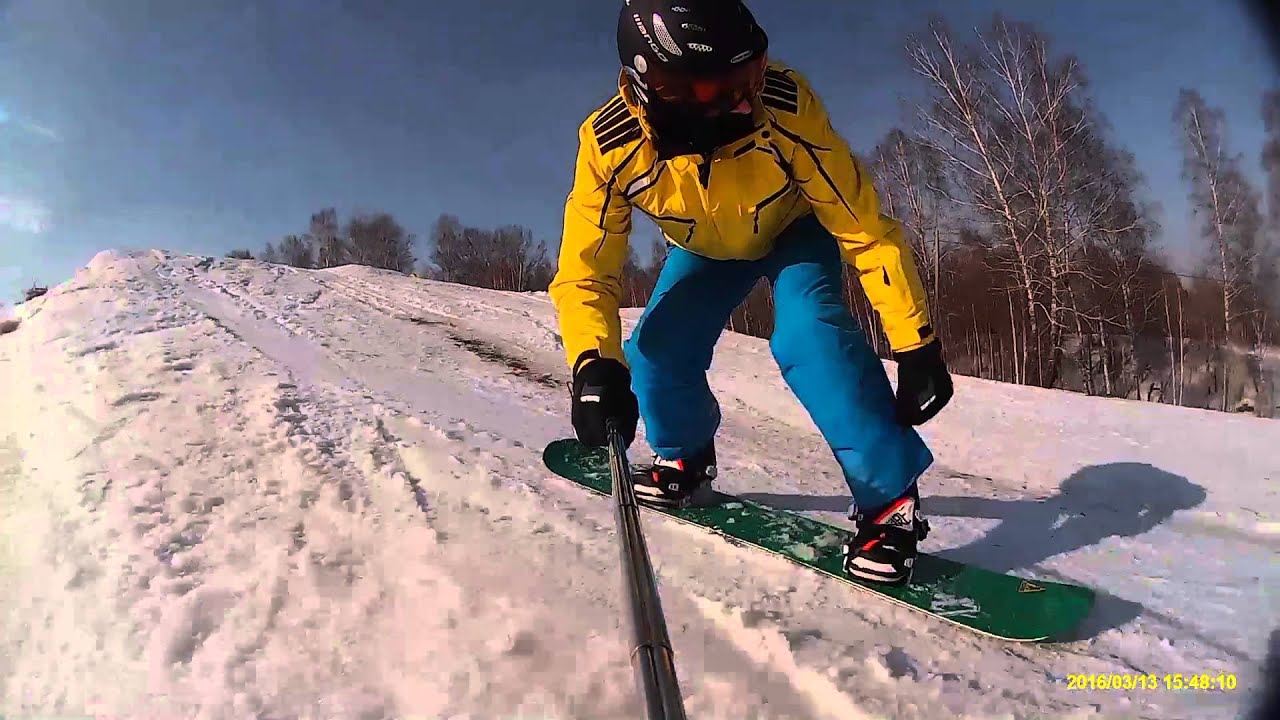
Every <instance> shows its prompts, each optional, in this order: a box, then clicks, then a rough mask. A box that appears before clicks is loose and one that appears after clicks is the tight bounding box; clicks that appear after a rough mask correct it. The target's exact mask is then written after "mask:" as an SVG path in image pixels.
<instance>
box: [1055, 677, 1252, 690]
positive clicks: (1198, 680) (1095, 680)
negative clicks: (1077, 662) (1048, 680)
mask: <svg viewBox="0 0 1280 720" xmlns="http://www.w3.org/2000/svg"><path fill="white" fill-rule="evenodd" d="M1063 681H1064V682H1065V683H1066V685H1067V689H1068V690H1175V691H1196V690H1205V691H1213V692H1224V691H1225V692H1230V691H1232V690H1235V689H1236V688H1237V687H1238V686H1239V683H1238V681H1237V679H1236V676H1235V673H1225V672H1216V673H1208V672H1202V673H1164V674H1156V673H1072V674H1070V675H1067V676H1066V677H1065V678H1064V679H1063Z"/></svg>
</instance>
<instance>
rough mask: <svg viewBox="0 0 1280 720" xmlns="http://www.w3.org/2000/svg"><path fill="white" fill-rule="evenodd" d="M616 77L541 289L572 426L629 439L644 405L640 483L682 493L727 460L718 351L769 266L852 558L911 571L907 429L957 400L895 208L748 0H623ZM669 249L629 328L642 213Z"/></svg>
mask: <svg viewBox="0 0 1280 720" xmlns="http://www.w3.org/2000/svg"><path fill="white" fill-rule="evenodd" d="M618 56H619V59H620V61H621V63H622V69H621V71H620V73H619V78H618V93H617V94H616V95H615V96H614V97H613V98H612V99H611V100H609V101H608V102H606V103H604V105H602V106H601V107H599V108H598V109H596V110H595V111H594V112H592V113H591V114H590V115H588V116H587V118H586V120H585V121H584V122H583V123H582V125H581V126H580V128H579V133H578V139H579V149H578V154H577V162H576V167H575V173H574V180H573V187H572V190H571V192H570V194H569V196H568V199H567V201H566V204H565V213H564V229H563V233H564V234H563V239H562V245H561V249H560V257H559V267H558V270H557V273H556V276H555V279H554V280H553V281H552V283H551V286H550V288H549V290H550V295H551V298H552V300H553V302H554V303H555V307H556V310H557V313H558V315H559V323H560V329H561V336H562V338H563V341H564V347H565V353H566V361H567V362H568V365H569V367H570V368H571V371H572V376H573V382H572V406H571V417H572V422H573V426H574V430H575V433H576V434H577V436H578V439H579V440H580V441H581V442H583V443H586V444H588V445H593V446H600V445H604V444H606V442H607V440H606V436H605V421H606V419H607V418H610V417H613V418H616V419H617V420H618V421H619V423H620V425H621V426H622V427H623V428H624V436H625V440H626V442H627V444H628V445H630V444H631V443H632V442H633V441H634V439H635V429H636V425H637V423H638V421H639V418H640V417H641V416H643V418H644V422H645V430H646V433H647V439H648V441H649V445H650V446H651V447H652V448H653V450H654V453H655V457H654V460H653V462H652V464H647V465H643V466H640V465H638V466H637V467H636V471H635V476H634V484H635V489H636V492H637V494H638V497H640V498H641V499H643V500H644V501H645V502H649V503H655V504H663V503H665V504H676V505H681V504H685V503H687V502H689V499H690V497H691V496H692V495H693V494H694V493H695V491H699V490H700V489H703V488H705V487H708V486H709V485H710V483H711V481H712V480H713V479H714V478H715V474H716V452H715V442H714V441H715V434H716V432H717V430H718V428H719V425H720V420H721V415H720V408H719V405H718V403H717V401H716V399H715V398H714V396H713V395H712V392H711V390H710V387H709V386H708V384H707V377H706V373H707V370H708V369H709V368H710V366H711V359H712V352H713V349H714V346H715V344H716V342H717V340H718V338H719V337H720V334H721V331H722V330H723V329H724V327H725V325H726V323H727V321H728V318H729V316H730V314H731V313H732V312H733V310H734V309H735V308H736V307H737V306H738V305H739V304H740V303H741V302H742V300H743V299H744V298H745V297H746V295H747V294H748V293H749V292H750V290H751V289H752V287H753V286H754V285H755V283H756V282H757V281H758V280H759V278H761V277H764V278H767V280H768V281H769V283H770V285H771V287H772V290H773V298H774V304H775V307H776V314H775V318H774V325H775V329H774V331H773V334H772V336H771V338H770V341H769V345H770V349H771V350H772V353H773V356H774V359H775V360H776V362H777V363H778V366H779V368H780V370H781V372H782V375H783V378H784V379H785V381H786V383H787V385H788V386H789V387H790V389H791V390H792V392H793V393H795V395H796V397H797V398H798V399H799V401H800V402H801V403H802V404H803V405H804V407H805V408H806V410H807V411H808V412H809V414H810V417H812V419H813V420H814V423H815V424H816V425H817V427H818V428H819V430H820V431H821V433H822V435H823V437H824V438H825V440H826V441H827V443H828V444H829V445H830V446H831V448H832V451H833V453H834V455H835V459H836V461H837V462H838V463H839V466H840V468H841V469H842V471H843V474H844V477H845V478H846V481H847V482H848V485H849V489H850V491H851V494H852V496H853V503H852V504H851V510H850V518H851V519H852V520H853V521H854V523H855V528H856V531H855V532H854V533H853V534H852V535H851V536H850V537H849V538H848V539H847V541H846V543H845V571H846V572H848V573H849V574H850V575H852V576H855V577H858V578H862V579H866V580H872V581H876V582H882V583H887V584H894V585H896V584H902V583H906V582H908V581H909V580H910V576H911V566H912V561H913V559H914V558H915V556H916V545H917V542H918V541H919V540H922V539H923V538H924V537H925V535H926V534H927V532H928V525H927V523H926V522H925V521H924V519H923V517H922V515H921V514H920V510H919V491H918V489H917V484H916V481H917V479H918V478H919V477H920V475H921V474H922V473H923V472H924V471H925V469H926V468H928V467H929V465H930V464H931V463H932V462H933V455H932V453H931V452H930V451H929V449H928V447H927V446H926V445H925V443H924V441H923V440H922V439H921V437H920V435H919V434H918V433H917V432H916V430H915V429H914V427H913V426H916V425H920V424H922V423H924V422H927V421H928V420H929V419H931V418H932V417H934V415H936V414H937V413H938V411H939V410H941V409H942V407H943V406H944V405H946V404H947V402H948V401H949V400H950V398H951V395H952V385H951V378H950V375H949V374H948V371H947V368H946V365H945V363H944V361H943V356H942V348H941V345H940V343H939V340H938V338H937V337H936V336H935V335H934V332H933V329H932V328H931V327H930V324H929V315H928V310H927V308H926V305H925V293H924V290H923V288H922V284H921V282H920V278H919V275H918V273H917V270H916V268H915V265H914V260H913V259H912V256H911V252H910V250H909V248H908V246H907V245H906V243H905V242H904V240H903V237H902V230H901V227H900V225H899V224H898V222H897V221H895V220H894V219H892V218H889V217H887V216H884V215H882V214H881V212H880V208H879V201H878V199H877V197H876V192H875V189H874V188H873V187H872V182H871V176H870V175H869V174H868V173H867V171H866V169H865V167H864V166H863V165H861V164H860V161H859V160H858V159H857V158H856V157H855V156H854V155H853V153H852V152H851V151H850V149H849V146H848V144H847V143H846V141H845V140H844V139H843V138H842V137H841V136H840V135H838V134H837V133H836V132H835V130H834V129H833V128H832V126H831V123H830V120H829V119H828V116H827V114H826V111H825V109H824V106H823V104H822V101H821V100H820V99H819V97H818V96H817V95H816V94H815V93H814V90H813V89H812V88H811V87H810V85H809V83H808V81H807V79H806V78H805V77H804V76H802V75H801V74H800V73H799V72H797V71H796V70H794V69H793V68H791V67H789V66H787V65H784V64H783V63H780V62H777V61H776V60H773V59H771V58H769V56H768V39H767V36H766V35H765V32H764V30H763V29H761V28H760V26H759V25H758V24H757V23H756V21H755V19H754V17H753V16H752V14H751V12H750V11H749V10H748V9H747V7H746V6H745V5H743V4H742V3H741V2H739V1H738V0H627V1H626V3H625V5H624V6H623V7H622V8H621V10H620V13H619V17H618ZM633 208H634V209H639V210H640V211H642V212H644V213H645V214H647V215H648V216H649V217H650V218H652V219H653V220H654V222H655V224H656V225H657V226H658V227H659V228H660V229H661V231H662V233H663V235H664V237H665V239H666V241H667V244H668V247H669V254H668V256H667V259H666V261H665V263H664V265H663V267H662V271H661V273H660V275H659V277H658V280H657V286H656V287H655V288H654V291H653V295H652V297H651V298H650V300H649V302H648V304H647V306H646V307H645V309H644V311H643V312H642V314H641V317H640V319H639V322H638V324H637V326H636V328H635V330H634V332H633V333H632V335H631V336H630V337H629V338H628V339H627V340H626V342H625V344H624V343H623V341H622V330H621V322H620V318H619V315H618V308H619V298H620V297H621V292H622V288H621V283H620V278H621V275H622V269H623V266H624V264H625V261H626V259H627V256H628V236H629V234H630V230H631V212H632V209H633ZM842 262H843V263H848V264H850V265H852V266H853V267H854V268H856V270H857V272H858V274H859V277H860V282H861V284H862V287H863V289H864V291H865V292H866V295H867V298H868V299H869V300H870V302H871V303H872V305H873V306H874V307H875V309H876V311H877V313H878V315H879V316H880V319H881V323H882V325H883V327H884V331H885V335H886V336H887V338H888V340H889V343H890V345H891V348H892V350H893V354H894V359H895V360H896V361H897V363H898V390H897V395H896V397H895V395H894V391H893V388H892V386H891V385H890V384H889V379H888V376H887V374H886V373H885V370H884V366H883V365H882V364H881V362H880V360H879V358H878V357H877V356H876V355H875V353H874V352H873V351H872V350H871V348H870V347H869V345H868V343H867V340H866V338H865V337H863V335H862V333H861V331H860V329H859V327H858V325H857V323H856V322H855V321H854V319H853V317H852V316H851V315H850V312H849V310H848V307H847V305H846V304H845V302H844V297H843V282H842V267H843V266H842Z"/></svg>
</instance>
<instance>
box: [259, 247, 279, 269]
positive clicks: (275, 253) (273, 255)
mask: <svg viewBox="0 0 1280 720" xmlns="http://www.w3.org/2000/svg"><path fill="white" fill-rule="evenodd" d="M261 260H262V261H263V262H269V263H277V264H278V263H280V262H281V260H280V251H279V250H277V249H276V246H275V245H273V244H272V243H267V246H266V247H265V248H263V249H262V258H261Z"/></svg>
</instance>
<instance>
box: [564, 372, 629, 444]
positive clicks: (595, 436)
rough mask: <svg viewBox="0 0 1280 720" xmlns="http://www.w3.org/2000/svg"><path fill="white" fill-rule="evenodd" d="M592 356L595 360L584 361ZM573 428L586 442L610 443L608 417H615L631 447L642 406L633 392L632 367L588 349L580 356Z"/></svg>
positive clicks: (574, 400) (574, 381)
mask: <svg viewBox="0 0 1280 720" xmlns="http://www.w3.org/2000/svg"><path fill="white" fill-rule="evenodd" d="M588 358H594V359H593V360H591V362H587V363H586V364H585V365H584V364H583V363H584V362H585V361H586V360H587V359H588ZM570 417H571V419H572V420H573V430H574V432H575V433H577V435H578V440H579V441H580V442H582V443H583V444H584V445H590V446H593V447H603V446H605V445H608V444H609V436H608V432H607V428H606V426H605V421H607V420H608V419H609V418H613V419H614V420H616V421H617V423H618V431H619V432H620V433H622V438H623V440H624V441H625V442H626V445H627V446H628V447H630V446H631V443H632V441H633V440H635V439H636V423H637V422H639V420H640V409H639V405H638V404H637V402H636V395H635V393H633V392H631V371H630V370H627V366H625V365H623V364H622V363H620V362H618V361H617V360H614V359H612V358H602V357H600V356H599V354H598V353H594V352H591V351H588V352H586V353H583V355H582V357H580V358H578V362H577V363H576V367H575V369H574V372H573V407H572V410H571V412H570Z"/></svg>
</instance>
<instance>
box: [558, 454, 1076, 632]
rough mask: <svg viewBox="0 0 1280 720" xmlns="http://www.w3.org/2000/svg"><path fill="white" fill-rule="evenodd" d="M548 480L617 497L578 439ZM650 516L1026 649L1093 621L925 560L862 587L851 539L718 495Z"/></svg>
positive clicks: (1046, 588) (1072, 595)
mask: <svg viewBox="0 0 1280 720" xmlns="http://www.w3.org/2000/svg"><path fill="white" fill-rule="evenodd" d="M542 457H543V462H544V463H545V464H546V466H547V469H549V470H550V471H551V472H553V473H555V474H556V475H559V476H560V477H563V478H565V479H567V480H569V481H571V482H573V483H576V484H578V485H580V486H582V487H585V488H587V489H588V490H591V491H593V492H595V493H597V494H600V495H605V496H608V495H609V494H610V493H611V491H612V483H611V480H610V474H609V455H608V451H607V450H605V449H604V448H591V447H588V446H585V445H583V444H581V443H579V442H578V441H577V440H575V439H573V438H567V439H562V440H556V441H554V442H552V443H551V444H550V445H548V446H547V447H546V449H545V450H544V451H543V456H542ZM643 507H644V508H645V509H646V510H649V511H651V512H656V513H659V514H661V515H666V516H668V517H671V518H675V519H676V520H679V521H682V522H685V523H688V524H691V525H696V526H698V527H701V528H704V529H706V530H709V531H711V532H714V533H717V534H719V535H721V536H723V537H724V538H726V539H727V540H729V541H730V542H734V543H736V544H746V545H750V546H753V547H756V548H759V549H761V550H765V551H767V552H771V553H773V554H775V555H780V556H782V557H785V558H787V559H789V560H792V561H794V562H796V563H799V564H800V565H804V566H805V567H808V568H810V569H812V570H816V571H818V572H820V573H823V574H825V575H828V576H830V577H833V578H836V579H838V580H841V581H843V582H844V583H846V584H848V585H852V586H854V587H855V588H858V589H860V590H864V591H867V592H870V593H873V594H875V595H878V596H880V597H883V598H885V599H887V600H890V601H892V602H895V603H897V604H899V605H904V606H907V607H910V608H913V609H915V610H919V611H921V612H924V613H927V614H929V615H932V616H933V617H936V618H939V619H941V620H944V621H946V622H949V623H952V624H955V625H960V626H963V627H966V628H969V629H970V630H973V631H975V632H979V633H982V634H984V635H989V636H992V637H997V638H1001V639H1004V640H1013V641H1021V642H1038V641H1045V640H1067V639H1072V635H1073V633H1074V632H1075V631H1076V629H1077V628H1078V627H1079V625H1080V624H1081V623H1082V622H1083V621H1084V619H1085V618H1086V617H1087V616H1088V615H1089V612H1090V610H1091V608H1092V606H1093V601H1094V592H1093V590H1091V589H1089V588H1087V587H1083V586H1080V585H1072V584H1069V583H1061V582H1048V581H1042V580H1027V579H1024V578H1020V577H1017V576H1014V575H1009V574H1006V573H999V572H994V571H991V570H984V569H982V568H979V567H976V566H973V565H968V564H965V563H960V562H955V561H953V560H947V559H945V558H941V557H938V556H936V555H929V554H927V553H920V555H919V556H918V557H917V558H916V561H915V568H914V571H913V574H912V580H911V582H910V583H909V584H907V585H904V586H886V585H879V584H876V583H870V582H864V581H861V580H858V579H856V578H852V577H849V576H848V575H846V574H845V573H844V569H843V563H844V556H843V553H842V550H841V543H842V541H843V539H844V538H845V536H847V534H848V533H849V531H848V530H846V529H844V528H840V527H837V526H835V525H831V524H828V523H824V522H822V521H819V520H814V519H812V518H809V517H806V516H803V515H799V514H796V513H792V512H787V511H785V510H778V509H775V508H771V507H769V506H767V505H761V504H759V503H754V502H751V501H749V500H743V499H742V498H738V497H735V496H733V495H727V494H724V493H720V492H716V493H714V497H712V498H711V499H710V501H709V503H707V504H700V505H698V506H690V507H685V508H669V507H658V506H651V505H644V506H643Z"/></svg>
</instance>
